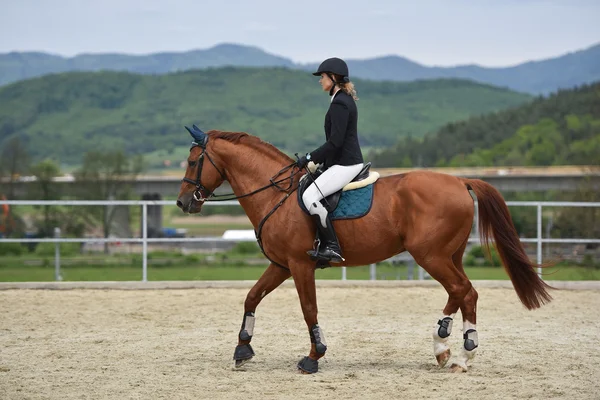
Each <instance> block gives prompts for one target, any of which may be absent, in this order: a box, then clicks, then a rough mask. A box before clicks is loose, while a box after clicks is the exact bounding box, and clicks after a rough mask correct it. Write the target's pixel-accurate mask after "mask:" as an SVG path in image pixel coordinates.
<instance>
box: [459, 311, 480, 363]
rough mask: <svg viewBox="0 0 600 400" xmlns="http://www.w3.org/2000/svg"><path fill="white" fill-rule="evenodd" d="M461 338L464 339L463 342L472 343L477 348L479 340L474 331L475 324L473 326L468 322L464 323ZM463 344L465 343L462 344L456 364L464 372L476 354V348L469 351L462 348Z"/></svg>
mask: <svg viewBox="0 0 600 400" xmlns="http://www.w3.org/2000/svg"><path fill="white" fill-rule="evenodd" d="M463 337H464V340H465V341H466V340H470V341H472V344H474V345H475V346H479V339H478V337H477V331H476V330H475V324H473V323H471V322H469V321H464V324H463ZM464 343H465V342H463V348H462V349H461V352H460V354H459V356H458V357H457V360H456V364H458V365H460V366H461V367H462V368H464V369H465V370H466V369H467V366H468V365H469V364H470V361H471V360H472V359H473V357H475V353H476V352H477V347H475V348H474V349H471V350H467V349H466V348H465V347H464Z"/></svg>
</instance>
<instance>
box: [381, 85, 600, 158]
mask: <svg viewBox="0 0 600 400" xmlns="http://www.w3.org/2000/svg"><path fill="white" fill-rule="evenodd" d="M372 159H373V160H374V164H375V165H377V166H379V167H401V166H402V167H410V166H419V167H433V166H491V165H497V166H510V165H567V164H573V165H577V164H579V165H583V164H593V165H599V164H600V82H597V83H594V84H592V85H585V86H581V87H578V88H575V89H572V90H563V91H559V92H557V93H555V94H552V95H550V96H548V97H538V98H536V99H534V100H533V101H531V102H530V103H528V104H524V105H521V106H519V107H515V108H512V109H509V110H505V111H500V112H494V113H490V114H486V115H483V116H478V117H473V118H470V119H467V120H465V121H462V122H458V123H449V124H447V125H445V126H444V127H442V128H441V129H439V130H438V131H437V132H435V133H432V134H428V135H426V136H425V137H424V138H423V140H414V139H402V140H400V141H399V143H398V144H397V145H396V146H394V147H392V148H390V149H387V150H385V151H382V152H380V153H378V154H377V155H372Z"/></svg>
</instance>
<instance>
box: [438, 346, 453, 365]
mask: <svg viewBox="0 0 600 400" xmlns="http://www.w3.org/2000/svg"><path fill="white" fill-rule="evenodd" d="M450 355H451V353H450V349H448V350H446V351H444V352H443V353H440V354H438V355H437V356H435V359H436V360H437V363H438V366H439V367H440V368H444V366H446V363H447V362H448V360H449V359H450Z"/></svg>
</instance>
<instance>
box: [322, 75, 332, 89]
mask: <svg viewBox="0 0 600 400" xmlns="http://www.w3.org/2000/svg"><path fill="white" fill-rule="evenodd" d="M319 83H320V84H321V87H322V88H323V91H324V92H329V91H330V90H331V87H332V86H333V82H332V81H331V79H330V78H329V77H328V76H327V74H326V73H325V72H323V73H322V74H321V79H319Z"/></svg>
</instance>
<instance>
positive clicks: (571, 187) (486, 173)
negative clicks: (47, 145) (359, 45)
mask: <svg viewBox="0 0 600 400" xmlns="http://www.w3.org/2000/svg"><path fill="white" fill-rule="evenodd" d="M374 170H376V171H378V172H379V173H380V174H381V176H388V175H393V174H399V173H405V172H409V171H416V170H419V169H417V168H412V169H411V168H380V169H374ZM427 170H429V171H436V172H441V173H446V174H450V175H455V176H460V177H464V178H478V179H482V180H484V181H486V182H489V183H490V184H492V185H494V187H496V188H497V189H498V190H500V191H501V192H522V191H533V192H543V191H548V190H560V191H575V190H578V189H579V188H581V187H582V186H584V185H587V186H588V187H589V188H593V189H595V190H600V166H559V167H483V168H427ZM182 177H183V171H182V172H181V174H175V173H173V172H169V173H168V174H164V175H142V176H139V177H138V178H137V179H136V180H135V181H133V182H129V183H131V184H132V185H133V190H134V192H135V193H136V194H137V195H138V196H139V197H140V198H142V196H144V195H152V196H155V195H156V194H158V195H160V198H164V197H175V196H176V195H177V194H178V193H179V188H180V187H181V178H182ZM34 181H35V179H34V178H33V179H32V178H31V177H22V178H21V179H19V180H18V181H17V182H15V183H13V185H15V187H14V189H15V193H17V195H22V194H24V193H26V191H27V187H28V186H29V185H31V184H32V183H33V182H34ZM265 182H266V181H265ZM5 184H8V183H7V182H6V181H5V182H3V184H2V186H4V185H5ZM55 184H56V185H61V186H62V185H64V186H65V190H64V192H63V193H69V192H70V190H69V189H70V188H71V187H72V186H73V185H74V184H75V180H74V178H73V177H72V176H63V177H59V178H56V179H55ZM230 191H231V189H230V187H229V185H228V184H227V183H225V184H223V186H221V187H220V188H219V189H218V190H217V193H228V192H230Z"/></svg>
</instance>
